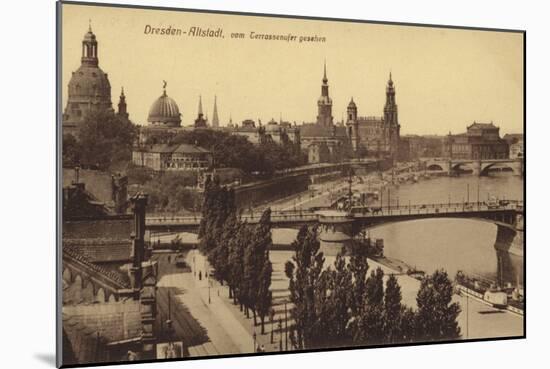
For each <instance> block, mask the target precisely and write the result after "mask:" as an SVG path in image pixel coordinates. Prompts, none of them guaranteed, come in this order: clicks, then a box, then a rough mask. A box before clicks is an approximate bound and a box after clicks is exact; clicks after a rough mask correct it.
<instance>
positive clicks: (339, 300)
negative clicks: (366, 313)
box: [318, 253, 355, 346]
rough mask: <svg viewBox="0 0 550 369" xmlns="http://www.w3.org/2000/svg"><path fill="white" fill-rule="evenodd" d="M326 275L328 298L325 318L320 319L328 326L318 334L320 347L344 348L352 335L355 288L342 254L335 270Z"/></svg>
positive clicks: (329, 270) (339, 255)
mask: <svg viewBox="0 0 550 369" xmlns="http://www.w3.org/2000/svg"><path fill="white" fill-rule="evenodd" d="M324 274H326V276H327V281H328V285H327V287H328V288H327V291H326V295H327V298H326V300H325V301H324V308H325V309H324V310H325V316H323V317H320V320H321V321H322V322H327V323H328V326H327V327H325V328H324V329H323V330H322V331H320V332H318V336H319V337H318V340H319V341H320V342H319V344H320V346H335V345H337V346H343V345H346V344H347V343H349V339H350V338H351V335H350V334H349V331H348V325H349V323H350V319H351V309H350V305H351V299H352V295H353V292H352V291H355V286H354V284H353V281H352V274H351V272H350V270H349V269H348V268H347V266H346V261H345V259H344V256H343V255H342V254H341V253H338V255H336V260H335V262H334V270H332V268H330V267H329V268H328V269H327V270H326V271H325V272H324Z"/></svg>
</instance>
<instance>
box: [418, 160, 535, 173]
mask: <svg viewBox="0 0 550 369" xmlns="http://www.w3.org/2000/svg"><path fill="white" fill-rule="evenodd" d="M423 162H424V163H425V165H426V169H428V170H440V171H444V172H447V173H449V174H451V173H453V172H457V171H458V170H460V169H470V170H472V171H473V173H474V174H475V175H478V176H484V175H487V174H488V173H489V169H491V168H495V167H496V168H509V169H511V170H512V171H513V172H514V174H516V175H523V173H524V161H523V159H522V158H520V159H484V160H475V159H449V158H433V159H425V160H423Z"/></svg>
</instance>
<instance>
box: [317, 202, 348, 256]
mask: <svg viewBox="0 0 550 369" xmlns="http://www.w3.org/2000/svg"><path fill="white" fill-rule="evenodd" d="M317 216H318V218H319V229H320V233H319V240H320V243H321V248H320V251H322V252H323V254H325V255H326V256H335V255H337V254H338V253H339V252H340V251H343V250H345V249H346V248H347V247H349V246H350V243H351V241H352V236H351V234H352V224H353V217H351V216H350V215H349V214H348V213H346V212H343V211H336V210H323V211H318V212H317Z"/></svg>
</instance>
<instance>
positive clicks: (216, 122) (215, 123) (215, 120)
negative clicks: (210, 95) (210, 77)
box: [212, 95, 220, 128]
mask: <svg viewBox="0 0 550 369" xmlns="http://www.w3.org/2000/svg"><path fill="white" fill-rule="evenodd" d="M217 100H218V97H217V96H216V95H214V112H213V113H212V127H216V128H217V127H219V126H220V119H219V118H218V103H217Z"/></svg>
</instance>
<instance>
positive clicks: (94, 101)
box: [63, 27, 113, 135]
mask: <svg viewBox="0 0 550 369" xmlns="http://www.w3.org/2000/svg"><path fill="white" fill-rule="evenodd" d="M68 87H69V93H68V99H67V106H66V107H65V112H64V114H63V134H67V133H71V134H76V135H77V134H78V131H79V128H80V125H81V124H82V123H83V122H84V120H85V118H86V115H88V113H89V112H90V111H93V110H112V109H113V108H112V102H111V84H110V83H109V78H108V77H107V73H104V72H103V71H102V70H101V68H99V59H98V43H97V40H96V36H95V34H94V33H93V32H92V29H91V27H90V28H89V29H88V32H86V34H85V35H84V39H83V40H82V58H81V64H80V67H79V68H78V69H77V70H76V71H75V72H73V74H72V76H71V80H70V81H69V86H68Z"/></svg>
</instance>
